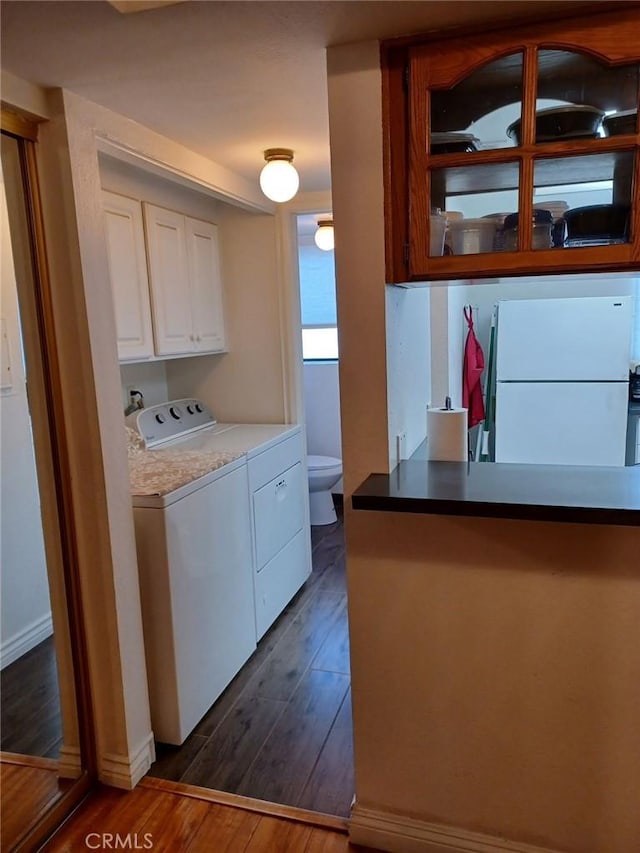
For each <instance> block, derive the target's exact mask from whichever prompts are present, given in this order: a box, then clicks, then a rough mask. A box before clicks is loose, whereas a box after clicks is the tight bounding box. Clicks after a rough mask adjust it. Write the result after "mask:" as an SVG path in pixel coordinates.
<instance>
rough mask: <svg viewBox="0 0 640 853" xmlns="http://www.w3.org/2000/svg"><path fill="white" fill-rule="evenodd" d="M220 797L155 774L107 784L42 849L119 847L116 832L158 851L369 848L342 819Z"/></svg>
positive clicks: (325, 852) (342, 852)
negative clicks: (352, 838) (129, 785)
mask: <svg viewBox="0 0 640 853" xmlns="http://www.w3.org/2000/svg"><path fill="white" fill-rule="evenodd" d="M215 798H216V794H215V793H213V792H207V791H203V790H202V789H196V788H192V789H189V786H186V785H179V784H176V783H171V782H166V781H163V780H156V779H145V780H143V782H142V783H141V784H140V785H139V786H138V787H137V788H136V789H135V790H133V791H130V792H123V791H116V790H115V789H113V788H102V789H100V790H99V791H98V792H97V793H96V794H94V795H93V796H92V797H91V798H90V799H89V800H87V801H86V802H85V803H84V804H83V805H82V806H81V807H80V809H79V810H78V811H77V812H76V814H75V815H74V816H73V817H72V818H71V819H70V820H69V821H68V822H67V824H66V825H65V826H64V827H63V828H62V829H61V830H60V831H59V832H58V833H57V835H56V836H54V838H53V839H51V840H50V841H49V843H48V844H47V845H45V847H44V850H45V851H51V853H63V852H64V853H77V851H87V850H90V849H92V848H93V849H109V847H108V845H107V841H108V844H109V845H110V846H111V849H114V845H116V838H115V837H116V835H117V836H119V838H120V844H121V845H122V842H123V839H124V838H125V836H128V837H129V848H128V849H132V845H133V844H134V843H137V845H138V848H137V849H149V850H152V851H153V853H158V851H166V853H366V850H367V848H363V847H358V846H356V845H352V844H350V843H349V839H348V836H347V834H346V822H344V821H340V820H339V819H336V818H334V819H331V818H324V819H323V818H322V817H320V816H318V815H311V814H309V813H307V812H304V811H302V810H297V809H293V808H286V807H281V808H280V809H279V810H277V809H276V810H272V813H271V814H269V813H266V812H264V811H260V810H258V809H259V807H260V806H263V805H264V804H257V803H256V802H255V801H252V800H245V799H244V798H242V797H237V796H234V795H226V798H225V795H222V798H223V799H225V801H224V802H215V801H214V800H215ZM229 803H234V804H233V805H231V804H229ZM104 834H106V840H105V835H104ZM99 843H102V845H103V846H101V847H98V846H97V845H98V844H99ZM145 845H146V848H145ZM120 849H124V848H122V846H121V848H120Z"/></svg>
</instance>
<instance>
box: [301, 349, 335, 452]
mask: <svg viewBox="0 0 640 853" xmlns="http://www.w3.org/2000/svg"><path fill="white" fill-rule="evenodd" d="M302 373H303V393H304V418H305V425H306V432H307V453H313V454H315V455H317V456H335V457H336V458H337V459H342V438H341V435H340V380H339V377H338V362H337V361H317V362H314V361H306V362H304V365H303V368H302Z"/></svg>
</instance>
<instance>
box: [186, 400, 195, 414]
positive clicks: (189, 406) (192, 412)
mask: <svg viewBox="0 0 640 853" xmlns="http://www.w3.org/2000/svg"><path fill="white" fill-rule="evenodd" d="M187 411H188V412H189V414H190V415H193V414H194V413H195V409H194V408H193V406H192V405H191V403H189V405H188V406H187Z"/></svg>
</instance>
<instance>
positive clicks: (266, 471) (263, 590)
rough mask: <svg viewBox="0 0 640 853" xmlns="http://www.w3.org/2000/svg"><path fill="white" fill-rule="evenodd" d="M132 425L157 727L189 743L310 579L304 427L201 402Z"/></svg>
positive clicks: (166, 408)
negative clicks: (137, 448) (229, 416)
mask: <svg viewBox="0 0 640 853" xmlns="http://www.w3.org/2000/svg"><path fill="white" fill-rule="evenodd" d="M127 422H128V424H129V425H130V426H133V427H134V428H135V429H136V431H137V432H138V433H139V434H140V435H141V436H142V438H143V440H144V443H145V447H146V449H147V452H145V453H143V454H138V457H137V458H136V457H133V458H132V459H131V460H130V461H131V469H132V484H134V483H135V487H134V488H133V489H132V502H133V508H134V522H135V529H136V543H137V550H138V566H139V574H140V589H141V598H142V612H143V624H144V635H145V651H146V658H147V670H148V678H149V694H150V703H151V715H152V726H153V729H154V734H155V737H156V739H157V740H159V741H162V742H166V743H173V744H180V743H182V742H183V741H184V740H185V738H186V737H187V735H188V734H189V733H190V732H191V731H192V730H193V728H194V726H195V725H196V724H197V723H198V721H199V720H200V719H201V717H202V716H203V715H204V714H205V713H206V712H207V710H208V709H209V708H210V706H211V705H212V704H213V702H215V700H216V699H217V698H218V696H219V695H220V694H221V693H222V691H223V690H224V689H225V687H226V686H227V685H228V683H229V682H230V681H231V679H232V678H233V677H234V676H235V675H236V673H237V672H238V671H239V670H240V668H241V667H242V665H243V664H244V663H245V661H246V660H247V659H248V658H249V657H250V655H251V654H252V652H253V651H254V649H255V647H256V642H257V640H259V639H260V637H262V635H263V634H264V633H265V631H266V630H267V628H268V627H269V626H270V625H271V624H272V622H273V621H274V620H275V619H276V618H277V616H278V615H279V614H280V613H281V612H282V610H283V609H284V607H285V606H286V604H287V603H288V602H289V601H290V599H291V598H292V597H293V595H295V593H296V592H297V591H298V589H299V588H300V586H301V585H302V584H303V583H304V581H305V580H306V578H307V577H308V576H309V574H310V571H311V547H310V527H309V508H308V490H307V472H306V454H305V453H304V446H303V437H302V431H301V428H300V427H299V426H290V425H284V424H217V423H216V421H215V419H214V417H213V415H212V414H211V412H210V411H209V410H208V408H207V407H206V406H205V405H204V404H203V403H201V402H200V401H198V400H192V399H190V400H177V401H173V402H170V403H166V404H162V405H160V406H152V407H149V408H148V409H143V410H141V411H139V412H136V413H134V414H133V415H131V416H129V418H128V419H127ZM209 469H211V470H209ZM203 471H204V472H205V473H203ZM192 472H193V474H192Z"/></svg>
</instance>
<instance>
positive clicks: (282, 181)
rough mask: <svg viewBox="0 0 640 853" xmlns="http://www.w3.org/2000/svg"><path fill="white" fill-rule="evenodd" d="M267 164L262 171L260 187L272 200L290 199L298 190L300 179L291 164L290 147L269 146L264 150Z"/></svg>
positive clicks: (291, 154)
mask: <svg viewBox="0 0 640 853" xmlns="http://www.w3.org/2000/svg"><path fill="white" fill-rule="evenodd" d="M264 159H265V160H266V161H267V164H266V166H263V167H262V171H261V172H260V189H261V190H262V192H263V193H264V194H265V195H266V197H267V198H270V199H271V201H280V202H282V201H289V199H292V198H293V197H294V195H295V194H296V193H297V192H298V186H299V184H300V179H299V178H298V173H297V172H296V170H295V168H294V167H293V165H292V164H291V161H292V160H293V151H292V150H291V149H290V148H267V150H266V151H265V152H264Z"/></svg>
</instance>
